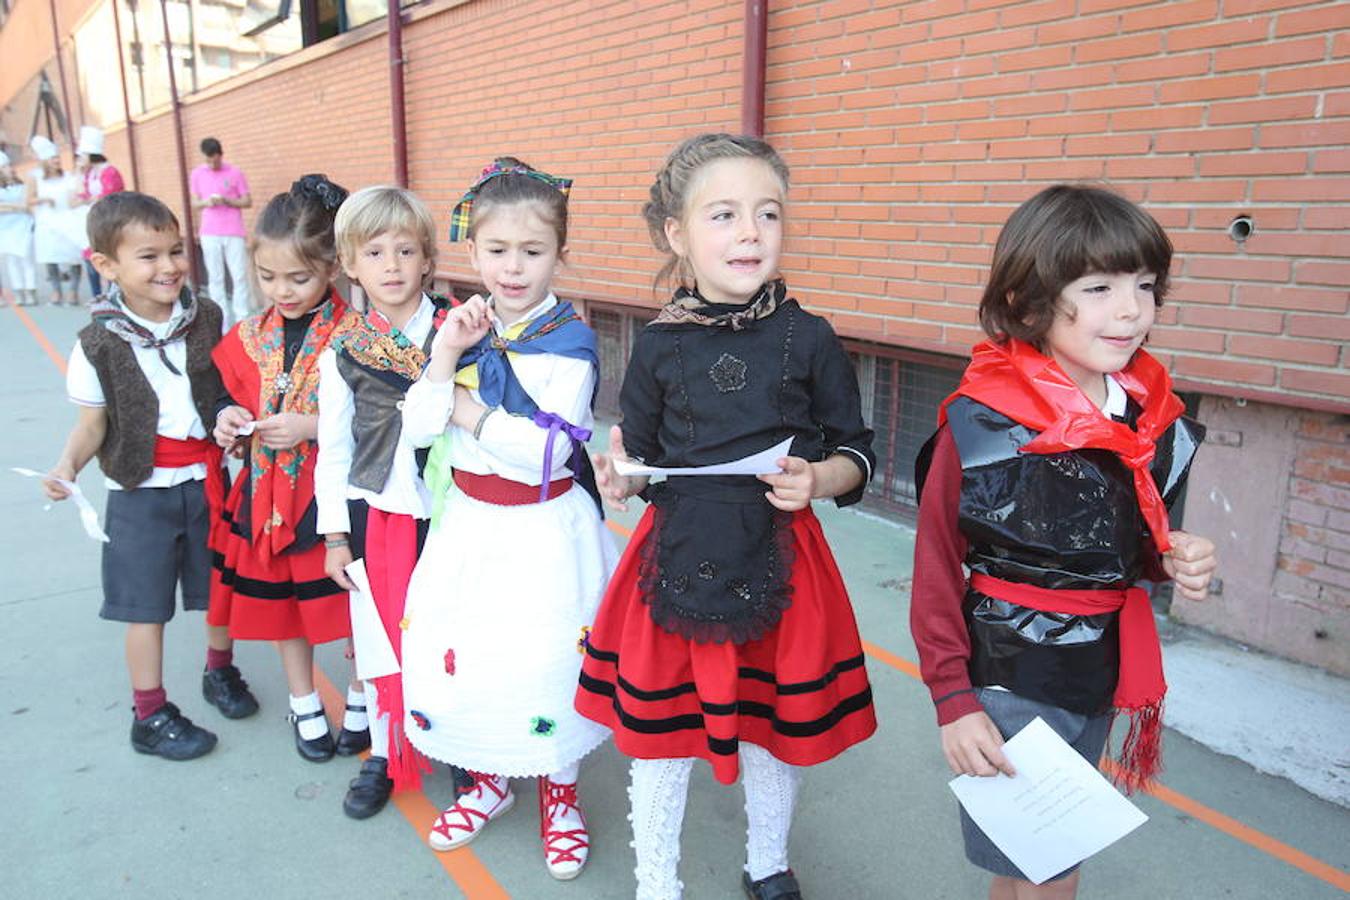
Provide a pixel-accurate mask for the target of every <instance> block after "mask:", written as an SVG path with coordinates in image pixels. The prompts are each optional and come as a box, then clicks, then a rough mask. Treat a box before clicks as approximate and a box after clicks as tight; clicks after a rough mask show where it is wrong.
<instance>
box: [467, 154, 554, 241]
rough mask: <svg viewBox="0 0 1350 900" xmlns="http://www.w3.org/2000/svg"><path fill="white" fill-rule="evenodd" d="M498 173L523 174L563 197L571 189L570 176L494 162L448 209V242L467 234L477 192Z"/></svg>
mask: <svg viewBox="0 0 1350 900" xmlns="http://www.w3.org/2000/svg"><path fill="white" fill-rule="evenodd" d="M499 175H525V176H527V177H529V178H533V179H535V180H536V181H542V182H543V183H544V184H547V185H548V186H549V187H552V188H554V189H556V190H557V191H558V193H560V194H562V195H563V196H564V197H566V196H567V194H568V192H569V191H571V190H572V179H570V178H554V177H553V176H552V175H549V174H548V173H547V172H540V171H539V170H538V169H531V168H530V167H529V166H503V165H501V164H500V163H497V162H494V163H493V164H492V165H490V166H488V167H487V168H486V169H484V170H483V171H482V174H480V175H479V176H478V180H477V181H475V182H474V185H473V187H471V188H469V189H468V191H466V192H465V194H464V196H463V197H461V198H460V200H459V202H458V203H456V204H455V208H454V209H452V210H450V243H452V244H453V243H455V242H456V241H462V240H464V239H465V238H467V237H468V236H469V224H470V222H471V221H472V219H473V204H474V200H476V199H477V198H478V192H479V191H481V190H482V189H483V185H485V184H487V183H488V182H489V181H491V180H492V179H494V178H496V177H497V176H499Z"/></svg>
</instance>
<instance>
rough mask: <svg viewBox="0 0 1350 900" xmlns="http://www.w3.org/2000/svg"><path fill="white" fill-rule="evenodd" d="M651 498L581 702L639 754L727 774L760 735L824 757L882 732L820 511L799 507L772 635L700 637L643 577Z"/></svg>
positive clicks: (774, 745)
mask: <svg viewBox="0 0 1350 900" xmlns="http://www.w3.org/2000/svg"><path fill="white" fill-rule="evenodd" d="M653 517H654V510H653V509H652V508H651V507H648V509H647V511H646V513H645V514H644V515H643V517H642V520H641V521H640V522H639V523H638V526H637V529H636V531H635V532H634V533H633V537H632V540H631V541H630V542H629V544H628V547H627V549H626V550H625V551H624V555H623V558H622V559H621V560H620V561H619V566H618V569H617V570H616V571H615V572H614V575H613V577H612V579H611V580H610V583H609V589H608V590H607V591H606V593H605V599H604V601H603V602H602V603H601V605H600V611H599V612H598V613H597V614H596V619H595V625H594V626H593V627H592V629H591V632H590V635H589V636H588V638H587V640H586V642H585V653H586V656H585V659H584V661H583V663H582V668H581V681H580V686H579V688H578V690H577V697H576V708H577V711H578V712H580V713H581V714H582V715H583V716H585V717H587V718H588V719H592V720H594V721H596V722H599V723H600V724H602V725H605V726H607V727H609V728H611V729H613V731H614V742H615V744H616V745H617V746H618V748H619V750H621V751H622V752H623V753H626V754H628V755H629V756H634V757H638V758H639V759H669V758H674V757H684V756H690V757H699V758H701V759H706V760H707V761H708V762H709V763H711V764H712V767H713V774H714V775H715V776H716V777H717V780H718V781H721V782H723V783H724V784H731V783H732V782H734V781H735V780H736V777H737V775H738V773H739V769H740V766H739V754H738V750H739V745H740V742H741V741H749V742H750V743H752V744H758V745H759V746H761V747H764V748H765V749H766V750H768V751H769V752H770V753H772V754H773V755H774V756H776V757H777V758H778V759H780V760H782V761H783V762H786V763H789V764H791V765H795V766H810V765H815V764H816V763H820V762H824V761H825V760H827V759H830V758H832V757H834V756H836V755H837V754H839V753H841V752H843V751H844V750H847V749H848V748H849V747H851V746H853V745H854V744H857V743H859V742H861V741H863V740H866V739H867V738H868V737H870V736H871V735H872V733H873V732H874V731H876V727H877V721H876V714H875V712H874V710H873V707H872V688H871V685H870V684H869V682H868V680H867V670H866V668H865V667H864V665H863V651H862V642H861V639H860V638H859V636H858V626H857V623H856V621H855V620H854V618H853V608H852V606H851V605H850V604H849V600H848V592H847V590H846V589H845V588H844V582H843V579H842V578H841V577H840V575H839V568H838V566H836V565H835V562H834V556H833V554H832V553H830V548H829V545H828V544H826V542H825V535H824V534H823V533H822V532H821V530H820V522H819V521H818V520H817V519H816V517H815V514H814V513H812V512H811V510H810V509H804V510H801V511H800V512H797V513H795V514H794V516H793V518H792V524H791V525H790V526H789V527H790V528H791V529H792V535H793V538H794V540H795V542H796V548H795V562H794V564H793V567H792V577H791V585H792V605H791V606H789V607H788V608H787V609H786V610H784V612H783V617H782V619H781V620H780V621H779V623H778V625H777V626H776V627H775V628H774V629H773V630H771V631H770V632H769V633H768V634H766V635H764V636H763V637H762V638H759V639H758V640H754V641H747V642H746V643H743V644H733V643H730V642H727V643H723V644H716V643H706V644H700V643H696V642H694V641H691V640H689V639H687V638H684V637H681V636H679V635H677V634H673V633H671V632H668V631H665V630H664V629H662V628H661V627H660V626H658V625H657V624H656V623H655V622H654V621H653V620H652V617H651V615H650V614H649V613H648V607H647V604H646V603H645V602H643V599H642V594H641V591H640V590H639V587H638V570H639V567H640V566H641V563H642V548H643V545H644V543H646V542H647V541H648V540H650V539H652V521H653Z"/></svg>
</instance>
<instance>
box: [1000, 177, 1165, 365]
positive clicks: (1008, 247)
mask: <svg viewBox="0 0 1350 900" xmlns="http://www.w3.org/2000/svg"><path fill="white" fill-rule="evenodd" d="M1171 265H1172V242H1171V241H1170V240H1168V238H1167V234H1166V233H1165V232H1164V231H1163V230H1162V226H1161V225H1159V224H1158V223H1157V222H1156V221H1155V220H1154V218H1153V217H1152V216H1150V215H1149V214H1148V213H1146V212H1144V211H1143V210H1142V209H1140V208H1139V207H1138V206H1135V205H1134V204H1133V203H1131V202H1130V201H1129V200H1126V199H1125V198H1124V197H1121V196H1120V195H1119V194H1114V193H1112V192H1111V191H1107V190H1103V189H1101V188H1095V187H1088V186H1086V185H1071V184H1057V185H1054V186H1053V187H1048V188H1046V189H1045V190H1043V191H1041V192H1040V193H1039V194H1037V195H1036V196H1034V197H1032V198H1031V199H1030V200H1028V201H1026V202H1025V203H1023V204H1022V205H1021V206H1019V207H1017V209H1016V210H1015V211H1014V212H1013V214H1012V215H1011V216H1009V218H1008V222H1007V224H1005V225H1004V226H1003V230H1002V231H1001V232H999V236H998V243H997V244H995V245H994V261H993V263H992V264H991V266H990V269H989V282H988V284H987V285H986V286H985V289H984V297H983V298H981V300H980V325H981V326H982V327H983V328H984V330H985V332H986V333H988V335H989V336H990V337H992V338H994V339H995V340H1005V339H1007V338H1010V337H1013V338H1017V339H1018V340H1022V341H1026V342H1027V343H1029V344H1032V345H1034V346H1036V347H1038V348H1042V341H1043V339H1044V338H1045V335H1046V333H1047V332H1049V330H1050V325H1051V323H1053V322H1054V319H1055V314H1056V313H1057V312H1059V311H1060V308H1059V297H1060V293H1061V292H1062V291H1063V290H1064V288H1065V286H1067V285H1068V284H1070V283H1071V282H1073V281H1076V280H1077V279H1079V278H1081V277H1083V276H1084V275H1087V274H1089V273H1092V272H1102V273H1106V274H1115V273H1119V272H1141V271H1143V272H1151V273H1153V275H1154V276H1155V278H1156V279H1157V280H1156V282H1155V289H1154V294H1153V301H1154V303H1155V304H1157V305H1158V306H1161V305H1162V302H1163V297H1164V296H1165V295H1166V293H1167V285H1168V281H1167V273H1168V269H1169V268H1170V267H1171ZM1066 312H1068V313H1069V314H1070V315H1072V311H1071V310H1070V311H1066ZM1042 349H1043V348H1042Z"/></svg>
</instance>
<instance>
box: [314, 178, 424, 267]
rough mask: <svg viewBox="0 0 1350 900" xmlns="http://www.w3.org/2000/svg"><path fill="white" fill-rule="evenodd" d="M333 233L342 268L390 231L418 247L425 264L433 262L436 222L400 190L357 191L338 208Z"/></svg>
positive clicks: (390, 187) (419, 203) (384, 187)
mask: <svg viewBox="0 0 1350 900" xmlns="http://www.w3.org/2000/svg"><path fill="white" fill-rule="evenodd" d="M333 230H334V232H335V233H336V235H337V250H338V256H339V257H341V259H342V262H343V263H345V264H346V265H352V264H353V263H354V262H356V255H357V253H359V252H360V250H361V247H362V246H363V245H364V244H365V243H366V242H367V241H370V240H372V239H374V238H377V237H379V236H380V235H382V234H386V233H388V232H391V231H392V232H399V231H404V232H407V233H408V234H411V235H413V236H414V237H416V238H417V241H418V243H419V244H421V245H422V255H423V256H425V257H426V259H427V262H429V263H433V264H434V263H435V261H436V220H435V219H433V218H432V217H431V210H429V209H427V205H426V204H425V203H423V202H422V201H421V200H419V199H418V197H417V195H416V194H414V193H413V192H412V191H409V190H406V189H404V188H401V187H394V186H393V185H387V184H381V185H375V186H374V187H366V188H361V190H359V191H357V192H356V193H354V194H352V195H351V196H350V197H348V198H347V199H346V201H344V202H343V204H342V206H340V207H339V208H338V211H337V218H336V219H335V220H334V222H333ZM432 268H434V266H433V267H432Z"/></svg>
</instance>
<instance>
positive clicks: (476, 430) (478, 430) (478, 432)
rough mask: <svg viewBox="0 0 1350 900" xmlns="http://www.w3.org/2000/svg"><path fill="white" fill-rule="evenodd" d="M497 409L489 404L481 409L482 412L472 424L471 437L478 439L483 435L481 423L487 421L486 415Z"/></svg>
mask: <svg viewBox="0 0 1350 900" xmlns="http://www.w3.org/2000/svg"><path fill="white" fill-rule="evenodd" d="M496 411H497V407H495V406H489V407H487V408H486V409H484V410H483V414H482V415H481V416H479V417H478V424H476V425H474V426H473V439H474V440H475V441H476V440H479V439H480V438H482V436H483V425H484V423H486V422H487V419H488V416H490V415H492V414H493V413H494V412H496Z"/></svg>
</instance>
